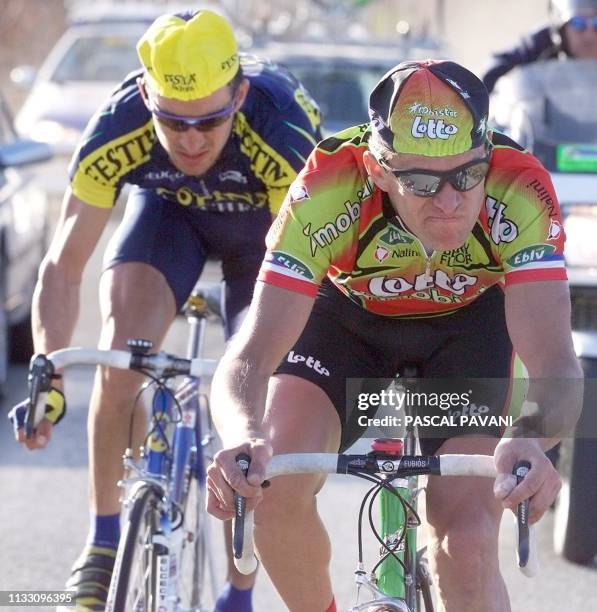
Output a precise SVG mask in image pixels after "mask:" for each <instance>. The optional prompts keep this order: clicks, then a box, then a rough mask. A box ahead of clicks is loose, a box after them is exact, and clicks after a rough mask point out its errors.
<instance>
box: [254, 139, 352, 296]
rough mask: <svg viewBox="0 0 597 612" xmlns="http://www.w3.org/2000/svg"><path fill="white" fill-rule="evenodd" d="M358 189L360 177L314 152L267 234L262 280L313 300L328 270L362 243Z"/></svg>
mask: <svg viewBox="0 0 597 612" xmlns="http://www.w3.org/2000/svg"><path fill="white" fill-rule="evenodd" d="M361 188H362V185H361ZM357 189H358V176H355V175H354V174H353V173H352V172H350V169H349V168H348V167H345V168H342V167H338V168H334V167H333V159H332V158H327V157H326V155H325V153H323V152H321V151H320V150H316V151H315V152H314V153H313V154H312V155H311V157H310V158H309V160H308V162H307V165H306V166H305V169H304V170H303V171H302V172H301V173H300V174H299V175H298V177H297V179H296V180H295V181H294V183H293V184H292V186H291V188H290V189H289V191H288V194H287V196H286V198H285V200H284V203H283V205H282V208H281V210H280V212H279V214H278V216H277V217H276V219H275V221H274V223H273V224H272V226H271V228H270V230H269V232H268V235H267V238H266V245H267V252H266V255H265V259H264V261H263V264H262V267H261V270H260V273H259V277H258V279H259V280H261V281H264V282H266V283H269V284H272V285H277V286H279V287H283V288H285V289H289V290H291V291H296V292H298V293H303V294H305V295H309V296H313V297H314V296H315V295H316V293H317V290H318V288H319V285H320V284H321V282H322V280H323V278H324V277H325V276H326V274H327V272H328V269H329V268H330V266H332V265H334V263H335V262H337V261H341V260H343V258H345V256H346V254H347V253H351V252H352V250H353V248H354V245H355V244H356V243H357V242H358V231H359V217H360V204H359V203H358V202H355V199H356V198H355V196H354V193H355V192H356V190H357Z"/></svg>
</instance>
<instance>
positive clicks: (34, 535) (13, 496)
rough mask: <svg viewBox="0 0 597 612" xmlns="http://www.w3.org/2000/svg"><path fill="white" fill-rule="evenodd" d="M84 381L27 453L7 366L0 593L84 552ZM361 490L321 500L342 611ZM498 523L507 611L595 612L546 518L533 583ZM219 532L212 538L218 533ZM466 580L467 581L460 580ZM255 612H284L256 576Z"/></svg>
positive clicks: (87, 313) (213, 332) (327, 493)
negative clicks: (46, 435) (45, 439)
mask: <svg viewBox="0 0 597 612" xmlns="http://www.w3.org/2000/svg"><path fill="white" fill-rule="evenodd" d="M101 250H102V248H101V246H100V248H99V249H98V254H97V255H96V257H95V258H94V261H93V263H92V265H91V267H90V269H89V270H88V272H87V274H86V279H85V283H84V289H83V303H82V315H81V321H80V324H79V326H78V328H77V332H76V335H75V338H74V344H75V345H89V346H93V345H94V343H95V341H96V339H97V334H98V326H97V321H98V310H97V297H96V288H95V287H96V280H97V275H98V269H99V259H100V257H99V253H100V252H101ZM217 276H218V272H217V268H216V267H215V266H210V267H209V269H208V270H207V271H206V275H205V278H207V279H211V280H215V279H216V278H217ZM185 339H186V336H185V329H184V323H182V322H177V323H176V324H175V325H174V327H173V329H172V330H171V333H170V335H169V337H168V339H167V342H166V346H167V348H168V349H170V350H172V351H175V352H183V351H184V345H185ZM222 346H223V344H222V334H221V332H220V330H219V329H218V328H216V327H214V326H210V328H209V329H208V338H207V346H206V354H207V355H208V356H217V354H218V353H219V352H220V351H221V350H222ZM91 379H92V371H91V370H90V369H89V368H79V369H75V370H73V371H71V373H70V374H69V375H68V377H67V378H66V393H67V397H68V404H69V414H68V418H66V419H65V421H63V423H62V424H61V425H60V426H59V427H58V428H57V429H56V432H55V436H54V439H53V441H52V443H51V445H50V447H49V448H47V449H45V450H44V451H41V452H35V453H31V452H27V451H25V450H23V449H21V448H19V447H18V446H17V444H16V443H14V442H13V440H12V438H11V431H10V428H9V425H8V422H7V421H6V419H5V418H4V415H5V413H6V411H7V410H8V408H9V407H10V406H11V405H12V404H13V403H15V402H17V401H18V400H20V399H22V397H24V393H25V384H26V370H25V368H24V367H13V368H11V371H10V385H9V388H8V393H7V396H6V397H5V399H4V400H3V401H2V405H1V408H0V413H1V414H0V417H1V418H0V493H1V498H0V499H1V503H0V544H1V546H2V549H1V553H0V590H17V589H28V590H32V589H44V590H55V589H61V588H62V585H63V584H64V580H65V579H66V578H67V576H68V574H69V568H70V565H71V563H72V561H73V560H74V559H75V557H76V556H77V554H78V552H79V550H80V548H81V546H82V545H83V542H84V539H85V535H86V531H87V507H86V488H87V472H86V466H87V456H86V452H87V451H86V445H87V442H86V425H85V422H86V412H87V406H86V402H87V397H88V394H89V390H90V382H91ZM364 490H366V487H365V486H364V485H361V484H360V483H359V482H352V481H350V482H349V481H348V480H347V479H342V478H340V477H335V478H332V479H330V482H329V483H328V485H327V486H326V487H325V488H324V490H323V492H322V493H321V494H320V499H319V508H320V511H321V514H322V517H323V520H324V522H325V523H326V524H327V525H328V528H329V531H330V535H331V540H332V545H333V552H334V554H333V562H332V572H333V579H334V585H335V591H336V598H337V600H338V604H339V609H341V610H345V609H347V608H348V607H349V606H350V605H353V604H354V595H355V591H354V588H353V577H352V572H353V571H354V567H355V565H356V554H357V548H356V537H355V533H356V517H357V512H358V506H359V501H360V496H361V495H362V493H363V491H364ZM504 523H505V524H504V526H503V529H502V535H501V546H500V559H501V566H502V570H503V573H504V575H505V578H506V582H507V584H508V588H509V590H510V593H511V597H512V609H513V610H514V611H516V612H556V611H557V612H559V611H561V610H566V612H587V611H591V610H597V564H594V565H593V566H591V567H585V568H583V567H578V566H574V565H572V564H569V563H567V562H565V561H563V560H561V559H559V558H557V557H556V556H555V555H554V553H553V550H552V546H551V528H552V517H551V516H549V515H548V516H547V517H546V518H545V519H544V520H543V521H542V524H540V525H539V528H538V541H539V548H540V556H541V559H542V572H541V574H540V576H539V577H537V578H535V579H527V578H525V577H524V576H522V575H521V574H519V573H518V570H517V569H516V568H515V562H514V548H513V537H512V531H511V529H510V523H511V521H510V517H507V519H505V521H504ZM217 533H218V535H219V533H220V530H219V528H217ZM376 548H377V547H376V546H375V545H374V544H373V542H372V541H371V540H370V541H369V544H368V546H367V551H368V553H369V559H372V558H373V556H372V555H374V554H375V553H374V551H375V549H376ZM218 550H219V551H222V552H221V553H220V554H219V555H218V559H217V562H218V565H219V566H220V568H221V569H222V571H223V550H222V548H221V547H218ZM463 579H464V580H466V576H463ZM20 609H24V608H20ZM31 609H32V610H42V609H43V608H40V607H37V608H31ZM255 609H256V610H257V611H259V612H277V611H283V610H284V609H285V608H284V606H283V605H282V603H281V601H280V599H279V598H278V597H277V595H276V593H275V591H274V590H273V588H272V586H271V584H270V582H269V580H268V579H267V577H266V576H265V574H263V573H262V574H261V575H260V576H259V580H258V584H257V587H256V589H255ZM479 612H482V611H479Z"/></svg>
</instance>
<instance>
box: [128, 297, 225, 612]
mask: <svg viewBox="0 0 597 612" xmlns="http://www.w3.org/2000/svg"><path fill="white" fill-rule="evenodd" d="M206 314H207V306H206V304H205V302H204V301H203V303H201V302H199V303H195V304H193V303H192V302H191V304H190V306H189V307H188V308H187V309H186V312H185V315H186V318H187V322H188V324H189V327H190V334H189V341H188V345H187V355H186V357H187V359H196V358H200V357H201V355H202V352H203V342H204V334H205V326H206ZM200 398H201V395H200V379H199V378H198V377H194V376H188V377H185V379H184V380H183V382H182V383H181V384H180V386H178V387H176V388H175V390H174V392H173V394H172V393H169V392H167V391H165V390H163V389H157V390H156V392H155V394H154V397H153V399H152V416H151V432H150V434H149V436H148V437H147V439H146V444H145V447H144V448H143V449H142V455H141V459H142V462H141V465H140V466H139V465H138V464H137V463H136V462H135V461H134V459H133V453H132V450H131V449H127V452H126V454H125V458H124V467H125V474H126V476H125V478H124V479H123V481H122V482H121V483H120V484H121V486H122V487H123V488H126V489H128V488H130V485H132V484H135V483H137V482H140V481H143V482H149V483H152V484H153V485H154V486H157V487H158V490H159V491H160V496H161V498H162V500H161V504H160V508H159V509H160V532H159V533H157V534H155V535H154V536H153V545H154V546H155V550H157V551H158V555H157V565H158V570H157V575H158V576H159V577H160V588H159V589H158V590H157V592H156V599H157V603H158V607H159V609H160V610H164V612H175V611H176V610H177V607H176V601H177V581H178V570H179V568H180V566H181V559H182V553H183V547H184V545H185V534H184V533H183V529H182V522H183V521H182V518H183V517H182V508H183V507H184V503H185V500H186V496H187V493H188V490H189V485H190V481H191V479H192V478H195V479H196V480H197V485H198V490H199V492H200V495H201V498H202V499H203V497H204V495H205V468H206V465H205V463H206V457H205V451H206V449H207V448H208V447H209V445H210V444H211V442H212V441H213V439H214V437H215V436H214V434H213V433H212V431H211V426H210V423H209V422H208V423H207V424H206V425H207V427H206V431H205V432H204V430H203V424H202V422H201V421H202V418H201V417H202V415H209V410H206V411H202V410H201V405H200ZM178 410H180V414H179V417H180V418H179V419H178V420H177V422H176V424H175V425H174V420H175V414H176V411H178ZM127 498H129V499H130V498H132V496H127ZM124 505H125V506H126V501H125V502H124ZM201 528H202V529H203V537H204V538H205V539H206V540H207V546H209V530H208V528H207V523H206V522H205V521H203V522H202V525H201ZM187 544H189V543H188V542H187ZM207 563H208V564H209V575H210V581H211V585H210V590H211V593H212V595H213V597H214V598H215V596H216V594H217V592H218V584H217V582H216V578H215V575H216V572H215V562H214V559H213V557H212V556H208V558H207ZM193 595H194V598H197V601H196V605H197V607H196V609H198V610H199V609H201V610H202V609H204V608H203V607H202V606H203V602H201V601H200V593H199V591H198V585H197V589H196V590H195V589H194V592H193Z"/></svg>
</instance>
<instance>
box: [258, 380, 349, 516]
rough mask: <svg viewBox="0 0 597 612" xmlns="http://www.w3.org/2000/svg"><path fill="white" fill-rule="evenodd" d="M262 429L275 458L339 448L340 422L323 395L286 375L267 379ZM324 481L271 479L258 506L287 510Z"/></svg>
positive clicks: (310, 495) (312, 477) (313, 477)
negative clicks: (282, 507) (268, 381)
mask: <svg viewBox="0 0 597 612" xmlns="http://www.w3.org/2000/svg"><path fill="white" fill-rule="evenodd" d="M263 430H264V433H265V435H266V436H267V437H268V438H269V440H270V442H271V444H272V448H273V451H274V455H278V454H282V453H325V452H328V453H334V452H338V447H339V445H340V419H339V418H338V413H337V412H336V410H335V408H334V406H333V405H332V403H331V401H330V400H329V398H328V396H327V395H326V393H325V392H324V391H322V390H321V389H320V388H319V387H318V386H316V385H315V384H313V383H312V382H310V381H308V380H304V379H302V378H299V377H298V376H292V375H289V374H277V375H275V376H273V377H272V378H271V379H270V384H269V389H268V397H267V405H266V412H265V417H264V422H263ZM324 482H325V477H324V476H323V475H303V476H300V475H299V476H286V477H279V478H274V479H273V480H272V483H271V486H270V487H269V488H268V489H267V490H266V491H265V494H264V502H265V504H260V507H261V506H263V508H262V510H264V509H265V508H266V506H268V505H270V504H271V505H272V506H273V507H280V506H281V505H282V506H286V507H288V506H289V505H292V504H294V503H296V501H297V500H298V499H299V498H300V499H303V500H305V501H306V500H309V499H311V500H312V499H313V496H314V495H315V494H317V492H318V491H319V490H320V489H321V487H322V486H323V483H324ZM291 500H293V501H291ZM268 501H269V502H270V504H268ZM295 507H296V506H295Z"/></svg>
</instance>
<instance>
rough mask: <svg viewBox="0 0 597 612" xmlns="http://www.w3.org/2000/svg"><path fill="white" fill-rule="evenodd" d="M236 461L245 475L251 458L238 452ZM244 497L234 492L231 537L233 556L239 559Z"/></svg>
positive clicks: (241, 551) (241, 549) (243, 523)
mask: <svg viewBox="0 0 597 612" xmlns="http://www.w3.org/2000/svg"><path fill="white" fill-rule="evenodd" d="M236 463H237V465H238V467H239V468H240V469H241V471H242V473H243V474H244V475H245V476H246V475H247V473H248V472H249V465H250V463H251V458H250V457H249V455H247V454H246V453H240V454H239V455H237V456H236ZM246 503H247V502H246V499H245V498H244V497H243V496H242V495H239V494H238V493H237V492H236V491H235V492H234V513H235V516H234V534H233V538H232V550H233V552H234V556H235V557H236V558H237V559H240V558H241V557H242V556H243V547H244V531H245V507H246Z"/></svg>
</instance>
